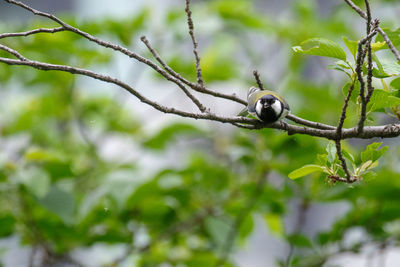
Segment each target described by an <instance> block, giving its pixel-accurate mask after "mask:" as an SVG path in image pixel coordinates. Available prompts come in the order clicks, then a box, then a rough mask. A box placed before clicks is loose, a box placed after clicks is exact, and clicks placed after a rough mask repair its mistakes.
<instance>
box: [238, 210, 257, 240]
mask: <svg viewBox="0 0 400 267" xmlns="http://www.w3.org/2000/svg"><path fill="white" fill-rule="evenodd" d="M253 229H254V220H253V217H252V216H251V215H250V214H249V215H248V216H246V217H245V218H244V220H243V222H242V224H241V225H240V228H239V237H240V240H241V241H242V240H245V239H246V237H248V236H249V234H251V233H252V232H253Z"/></svg>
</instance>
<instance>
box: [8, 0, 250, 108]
mask: <svg viewBox="0 0 400 267" xmlns="http://www.w3.org/2000/svg"><path fill="white" fill-rule="evenodd" d="M4 1H6V2H8V3H10V4H14V5H17V6H20V7H22V8H24V9H26V10H28V11H30V12H32V13H33V14H35V15H37V16H42V17H45V18H48V19H51V20H53V21H54V22H56V23H58V24H60V25H61V26H62V27H63V28H64V29H65V30H66V31H70V32H74V33H76V34H78V35H80V36H82V37H84V38H86V39H87V40H89V41H91V42H94V43H96V44H98V45H100V46H103V47H106V48H110V49H113V50H114V51H118V52H121V53H123V54H125V55H126V56H128V57H130V58H134V59H136V60H137V61H139V62H141V63H143V64H145V65H147V66H149V67H151V68H152V69H154V70H155V71H156V72H158V73H159V74H161V75H162V76H163V77H164V78H165V79H167V80H169V81H172V82H174V83H175V84H176V83H177V82H179V81H177V78H176V77H173V76H171V75H170V74H169V73H168V72H166V71H165V70H163V69H162V68H160V67H159V66H158V65H157V64H155V63H154V62H152V61H151V60H149V59H147V58H144V57H142V56H140V55H139V54H137V53H135V52H133V51H130V50H129V49H127V48H125V47H122V46H120V45H116V44H113V43H110V42H107V41H103V40H101V39H99V38H96V37H94V36H93V35H91V34H89V33H87V32H84V31H82V30H80V29H78V28H75V27H73V26H71V25H69V24H68V23H66V22H64V21H63V20H61V19H59V18H58V17H56V16H54V15H51V14H48V13H45V12H41V11H38V10H36V9H34V8H32V7H30V6H28V5H25V4H24V3H22V2H19V1H14V0H4ZM182 82H184V83H185V84H187V85H188V86H190V87H191V88H192V89H193V90H196V91H198V92H201V93H204V94H208V95H212V96H215V97H219V98H224V99H228V100H232V101H235V102H237V103H240V104H242V105H245V106H246V105H247V102H246V101H245V100H243V99H240V98H238V97H236V96H235V95H226V94H222V93H219V92H215V91H213V90H210V89H207V88H206V87H205V86H204V85H203V86H202V85H199V84H196V83H191V82H189V81H187V80H182Z"/></svg>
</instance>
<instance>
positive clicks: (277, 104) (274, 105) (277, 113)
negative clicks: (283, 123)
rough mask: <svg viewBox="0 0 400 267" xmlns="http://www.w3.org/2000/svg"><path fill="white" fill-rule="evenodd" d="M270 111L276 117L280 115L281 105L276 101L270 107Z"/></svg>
mask: <svg viewBox="0 0 400 267" xmlns="http://www.w3.org/2000/svg"><path fill="white" fill-rule="evenodd" d="M271 107H272V109H273V110H274V111H275V114H276V115H281V112H282V105H281V103H280V102H279V101H276V100H275V102H274V103H273V104H272V105H271Z"/></svg>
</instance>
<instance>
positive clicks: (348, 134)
mask: <svg viewBox="0 0 400 267" xmlns="http://www.w3.org/2000/svg"><path fill="white" fill-rule="evenodd" d="M0 62H3V63H6V64H8V65H20V66H30V67H32V68H35V69H39V70H46V71H49V70H55V71H63V72H68V73H71V74H79V75H83V76H87V77H91V78H93V79H97V80H101V81H104V82H107V83H112V84H115V85H117V86H119V87H121V88H123V89H125V90H126V91H128V92H129V93H130V94H132V95H134V96H135V97H137V98H138V99H139V100H140V101H141V102H143V103H145V104H148V105H150V106H152V107H153V108H155V109H157V110H159V111H161V112H164V113H170V114H175V115H178V116H181V117H186V118H193V119H201V120H212V121H218V122H222V123H230V124H238V123H239V124H246V125H251V126H253V127H248V129H262V128H272V129H279V130H284V131H287V132H288V134H291V135H292V134H306V135H309V136H315V137H322V138H327V139H330V140H334V139H336V138H337V131H336V130H335V129H333V130H322V129H315V128H310V127H305V126H297V125H291V124H282V123H280V122H275V123H270V124H265V123H262V122H260V121H258V120H255V119H251V118H245V117H223V116H217V115H215V114H212V113H205V114H197V113H190V112H186V111H182V110H178V109H175V108H170V107H166V106H163V105H161V104H159V103H157V102H154V101H151V100H150V99H148V98H146V97H144V96H143V95H142V94H140V93H139V92H138V91H137V90H136V89H134V88H133V87H131V86H129V85H128V84H126V83H124V82H122V81H120V80H118V79H116V78H113V77H110V76H107V75H102V74H99V73H96V72H93V71H90V70H86V69H82V68H75V67H71V66H67V65H56V64H49V63H43V62H39V61H33V60H26V61H22V60H17V59H11V58H2V57H0ZM397 136H400V124H387V125H380V126H368V127H364V131H363V132H362V133H359V132H357V128H356V127H354V128H350V129H343V131H342V139H347V138H361V139H370V138H374V137H380V138H391V137H397Z"/></svg>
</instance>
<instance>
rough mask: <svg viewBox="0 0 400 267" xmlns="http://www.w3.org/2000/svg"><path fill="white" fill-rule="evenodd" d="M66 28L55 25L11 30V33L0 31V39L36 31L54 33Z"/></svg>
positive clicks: (35, 32) (26, 34)
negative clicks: (24, 30)
mask: <svg viewBox="0 0 400 267" xmlns="http://www.w3.org/2000/svg"><path fill="white" fill-rule="evenodd" d="M65 30H66V29H65V28H64V27H57V28H38V29H34V30H30V31H26V32H12V33H2V34H0V39H3V38H7V37H19V36H28V35H31V34H37V33H41V32H43V33H56V32H62V31H65Z"/></svg>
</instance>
